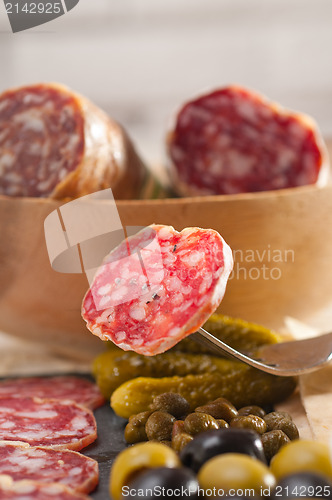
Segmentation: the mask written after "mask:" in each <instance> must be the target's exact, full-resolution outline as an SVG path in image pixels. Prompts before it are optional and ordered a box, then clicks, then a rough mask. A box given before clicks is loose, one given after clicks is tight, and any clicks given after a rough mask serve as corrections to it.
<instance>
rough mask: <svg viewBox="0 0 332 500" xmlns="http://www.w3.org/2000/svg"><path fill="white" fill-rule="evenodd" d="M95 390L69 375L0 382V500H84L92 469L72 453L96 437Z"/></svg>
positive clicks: (93, 482)
mask: <svg viewBox="0 0 332 500" xmlns="http://www.w3.org/2000/svg"><path fill="white" fill-rule="evenodd" d="M103 403H104V399H103V396H102V395H101V393H100V392H99V389H98V388H97V386H96V385H95V384H93V383H91V382H90V381H89V380H87V379H85V378H82V377H74V376H57V377H45V378H37V377H34V378H21V379H10V380H4V381H2V382H0V498H1V499H2V500H7V499H8V500H9V499H20V498H24V499H25V500H29V499H30V498H31V499H37V500H38V499H43V500H47V499H48V498H50V499H51V498H52V499H54V498H56V499H57V500H67V499H68V500H75V499H87V498H88V497H86V496H85V495H86V494H87V493H90V492H91V491H92V490H93V489H94V488H95V487H96V486H97V484H98V464H97V462H96V461H95V460H93V459H91V458H88V457H86V456H84V455H83V454H81V453H78V452H79V451H80V450H82V449H83V448H85V447H86V446H88V445H89V444H91V443H92V442H94V441H95V439H96V438H97V426H96V421H95V417H94V415H93V413H92V410H94V409H95V408H97V407H98V406H101V405H102V404H103Z"/></svg>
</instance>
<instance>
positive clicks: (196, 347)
mask: <svg viewBox="0 0 332 500" xmlns="http://www.w3.org/2000/svg"><path fill="white" fill-rule="evenodd" d="M204 327H205V328H206V329H207V330H208V331H209V332H210V333H212V334H213V335H215V336H216V337H218V338H219V339H221V340H223V341H224V342H226V343H227V344H228V345H230V346H231V347H234V348H235V349H238V350H240V351H242V352H246V353H249V354H253V353H254V352H255V350H257V349H258V348H259V347H260V346H262V345H266V344H273V343H276V342H278V341H279V340H280V337H279V336H278V335H277V334H276V333H274V332H271V331H270V330H268V329H267V328H264V327H262V326H259V325H255V324H252V323H247V322H246V321H243V320H238V319H232V318H229V317H228V316H221V315H217V314H214V315H212V316H211V318H210V319H209V320H208V322H207V323H206V324H205V325H204ZM110 344H111V345H110V346H109V350H108V351H107V352H105V353H103V354H101V355H100V356H98V357H97V358H96V360H95V362H94V364H93V368H92V371H93V375H94V377H95V379H96V381H97V384H98V386H99V388H100V390H101V392H102V393H103V395H104V396H105V398H107V399H109V398H110V396H111V394H112V393H113V391H115V389H116V388H117V387H119V386H120V385H121V384H123V383H124V382H126V381H127V380H130V379H132V378H136V377H156V378H158V377H172V376H175V375H178V376H180V377H183V376H186V375H190V374H192V375H199V374H204V373H215V372H216V371H219V372H221V373H224V370H225V366H228V365H227V363H226V365H225V359H224V358H222V357H219V356H217V355H216V354H215V353H214V352H213V355H211V351H210V350H209V349H208V348H206V349H205V347H204V346H202V345H201V344H199V343H197V342H195V341H194V340H191V339H190V337H188V338H186V339H184V340H182V341H181V342H179V344H177V346H175V348H173V349H171V350H170V351H168V352H166V353H164V354H158V355H157V356H152V357H151V356H149V357H148V356H143V355H141V354H136V353H135V352H124V351H122V350H121V349H119V348H118V347H116V346H115V345H114V344H113V343H110ZM113 346H114V347H113ZM184 353H185V354H184Z"/></svg>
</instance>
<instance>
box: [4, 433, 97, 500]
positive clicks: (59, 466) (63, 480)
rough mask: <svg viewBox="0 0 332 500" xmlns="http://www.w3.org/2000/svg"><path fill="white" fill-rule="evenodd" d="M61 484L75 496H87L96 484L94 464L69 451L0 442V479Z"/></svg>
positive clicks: (95, 467) (90, 459)
mask: <svg viewBox="0 0 332 500" xmlns="http://www.w3.org/2000/svg"><path fill="white" fill-rule="evenodd" d="M2 475H6V476H9V477H10V478H11V479H12V480H13V481H21V480H25V479H28V480H30V481H38V482H40V483H57V484H59V483H60V484H63V485H65V486H67V487H68V488H70V489H72V490H74V491H77V492H79V493H90V491H93V490H94V489H95V487H96V486H97V484H98V475H99V472H98V463H97V462H96V461H95V460H93V459H92V458H88V457H85V456H84V455H82V454H81V453H77V452H76V451H70V450H61V451H59V450H53V449H51V448H43V447H30V446H29V445H28V444H25V443H17V442H15V443H14V442H13V443H11V442H6V441H0V477H1V476H2Z"/></svg>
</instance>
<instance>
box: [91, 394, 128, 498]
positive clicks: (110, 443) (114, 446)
mask: <svg viewBox="0 0 332 500" xmlns="http://www.w3.org/2000/svg"><path fill="white" fill-rule="evenodd" d="M94 415H95V417H96V421H97V432H98V439H97V441H96V442H95V443H93V444H91V445H90V446H89V447H88V448H85V449H84V450H82V452H83V453H84V455H87V456H88V457H91V458H94V459H95V460H97V462H98V464H99V475H100V476H99V485H98V487H97V489H96V490H95V491H94V492H93V493H90V496H91V498H93V499H94V500H110V498H111V497H110V495H109V478H110V469H111V465H112V462H113V460H114V458H115V457H116V455H117V454H118V453H119V452H120V451H121V450H123V449H124V448H125V447H126V442H125V440H124V428H125V425H126V423H127V421H126V420H125V419H123V418H120V417H118V416H116V415H115V413H114V412H113V410H112V409H111V408H110V406H109V405H108V404H106V405H104V406H102V407H101V408H98V409H97V410H96V411H95V412H94Z"/></svg>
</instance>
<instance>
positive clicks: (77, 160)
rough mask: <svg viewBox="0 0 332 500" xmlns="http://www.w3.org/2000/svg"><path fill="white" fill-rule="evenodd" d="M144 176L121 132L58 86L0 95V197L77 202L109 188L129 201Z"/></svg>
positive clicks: (8, 92) (42, 86) (40, 87)
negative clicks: (77, 199) (80, 197)
mask: <svg viewBox="0 0 332 500" xmlns="http://www.w3.org/2000/svg"><path fill="white" fill-rule="evenodd" d="M144 175H145V169H144V166H143V163H142V162H141V160H140V159H139V158H138V156H137V154H136V152H135V150H134V148H133V146H132V144H131V142H130V140H129V138H128V137H127V135H126V134H125V132H124V131H123V129H122V128H121V127H120V126H119V125H118V124H117V123H115V122H114V121H112V120H111V119H110V118H109V117H108V116H107V115H106V114H105V113H103V112H102V111H101V110H100V109H99V108H97V107H96V106H95V105H94V104H92V103H91V102H90V101H89V100H88V99H86V98H84V97H82V96H80V95H79V94H76V93H74V92H72V91H71V90H69V89H68V88H66V87H63V86H61V85H58V84H50V83H49V84H38V85H31V86H28V87H20V88H17V89H13V90H8V91H6V92H4V93H3V94H1V95H0V195H7V196H27V197H51V198H56V199H64V198H77V197H79V196H84V195H86V194H89V193H92V192H95V191H99V190H102V189H106V188H109V187H111V188H112V189H113V194H114V196H115V198H133V197H135V196H136V195H137V194H138V193H139V189H140V187H141V183H142V182H143V178H144Z"/></svg>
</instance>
